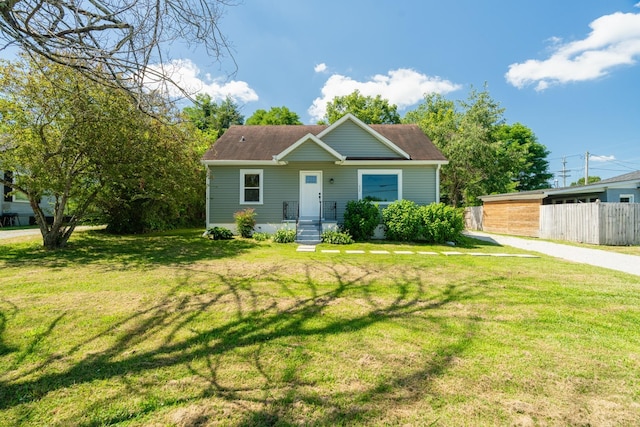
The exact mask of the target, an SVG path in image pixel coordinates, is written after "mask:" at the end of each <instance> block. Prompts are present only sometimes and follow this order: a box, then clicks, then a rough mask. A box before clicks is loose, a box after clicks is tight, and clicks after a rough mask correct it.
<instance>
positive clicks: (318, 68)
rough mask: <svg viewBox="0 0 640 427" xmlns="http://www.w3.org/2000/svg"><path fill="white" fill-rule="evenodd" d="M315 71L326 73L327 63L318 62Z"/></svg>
mask: <svg viewBox="0 0 640 427" xmlns="http://www.w3.org/2000/svg"><path fill="white" fill-rule="evenodd" d="M313 71H315V72H316V73H324V72H325V71H327V64H325V63H324V62H323V63H322V64H318V65H316V66H315V67H313Z"/></svg>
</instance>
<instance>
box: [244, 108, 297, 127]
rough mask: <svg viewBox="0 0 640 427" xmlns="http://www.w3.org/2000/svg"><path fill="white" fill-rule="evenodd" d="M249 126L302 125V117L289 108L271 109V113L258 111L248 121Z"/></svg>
mask: <svg viewBox="0 0 640 427" xmlns="http://www.w3.org/2000/svg"><path fill="white" fill-rule="evenodd" d="M246 124H247V125H301V124H302V122H301V121H300V116H298V114H296V113H294V112H293V111H291V110H289V109H288V108H287V107H284V106H282V107H271V109H270V110H269V111H266V110H263V109H259V110H256V111H255V112H254V113H253V114H252V115H251V117H249V118H248V119H247V122H246Z"/></svg>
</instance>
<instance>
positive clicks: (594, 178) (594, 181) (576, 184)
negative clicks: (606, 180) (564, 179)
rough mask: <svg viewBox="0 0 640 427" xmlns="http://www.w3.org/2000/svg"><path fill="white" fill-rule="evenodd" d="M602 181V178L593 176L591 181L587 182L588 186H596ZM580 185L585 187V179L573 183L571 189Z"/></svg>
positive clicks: (590, 178)
mask: <svg viewBox="0 0 640 427" xmlns="http://www.w3.org/2000/svg"><path fill="white" fill-rule="evenodd" d="M600 181H602V178H600V177H599V176H591V175H589V180H588V182H587V185H588V184H595V183H596V182H600ZM578 185H585V183H584V177H582V178H578V180H577V181H574V182H572V183H571V187H576V186H578Z"/></svg>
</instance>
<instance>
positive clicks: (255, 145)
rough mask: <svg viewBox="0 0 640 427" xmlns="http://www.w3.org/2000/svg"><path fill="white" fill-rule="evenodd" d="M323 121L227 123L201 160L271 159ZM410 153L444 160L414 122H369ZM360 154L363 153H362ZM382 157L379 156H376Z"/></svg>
mask: <svg viewBox="0 0 640 427" xmlns="http://www.w3.org/2000/svg"><path fill="white" fill-rule="evenodd" d="M327 127H328V126H325V125H286V126H285V125H283V126H246V125H242V126H240V125H235V126H231V127H230V128H229V129H228V130H227V131H226V132H225V133H224V134H223V135H222V136H221V137H220V138H219V139H218V141H216V143H215V144H214V145H213V147H211V148H210V149H209V150H208V151H207V152H206V153H205V154H204V156H203V158H202V159H203V160H272V158H273V156H274V155H276V154H279V153H281V152H282V151H284V150H285V149H286V148H287V147H289V146H291V145H292V144H294V143H295V142H296V141H298V140H299V139H300V138H302V137H303V136H305V135H307V134H309V133H310V134H312V135H318V134H319V133H321V132H322V131H323V130H325V129H326V128H327ZM370 127H371V128H372V129H373V130H374V131H376V132H378V133H379V134H381V135H382V136H384V137H385V138H387V139H388V140H389V141H391V142H392V143H394V144H395V145H397V146H398V147H399V148H400V149H402V150H404V151H405V152H406V153H407V154H409V155H410V156H411V159H412V160H436V161H446V158H445V157H444V156H443V155H442V153H441V152H440V150H438V148H436V146H435V145H434V144H433V143H432V142H431V140H430V139H429V138H428V137H427V136H426V135H425V134H424V133H423V132H422V130H421V129H420V128H419V127H418V126H417V125H370ZM362 158H367V159H371V158H370V157H367V153H362ZM380 160H382V159H380Z"/></svg>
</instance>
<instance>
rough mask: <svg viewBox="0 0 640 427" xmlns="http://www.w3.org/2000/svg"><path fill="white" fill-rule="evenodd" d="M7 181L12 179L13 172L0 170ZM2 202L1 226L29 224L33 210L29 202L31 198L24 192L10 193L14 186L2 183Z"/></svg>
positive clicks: (0, 212) (0, 211)
mask: <svg viewBox="0 0 640 427" xmlns="http://www.w3.org/2000/svg"><path fill="white" fill-rule="evenodd" d="M0 174H2V175H3V177H4V179H5V181H11V179H12V178H11V177H12V174H11V172H7V171H2V170H0ZM0 187H1V188H2V189H3V191H2V202H1V203H0V204H1V208H2V209H1V210H0V214H1V215H2V216H1V217H0V226H10V225H29V218H31V217H33V210H32V209H31V205H30V204H29V199H28V198H27V196H25V195H24V194H22V193H16V194H9V193H11V191H12V188H11V187H9V186H7V185H1V184H0Z"/></svg>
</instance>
